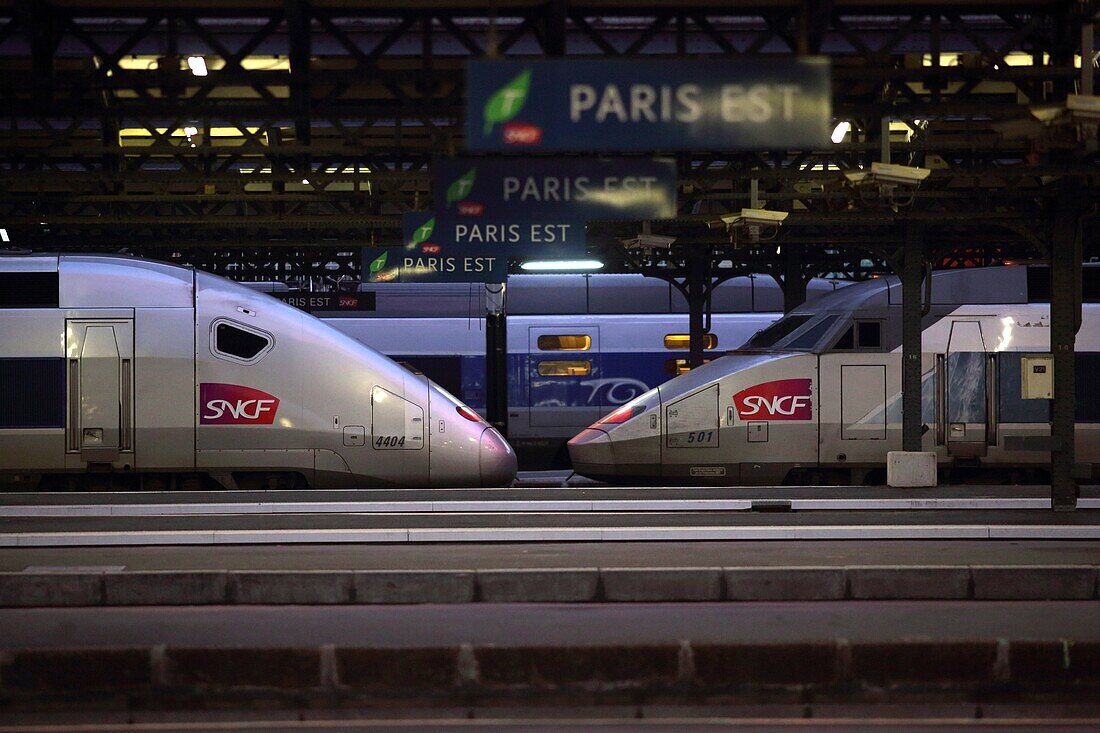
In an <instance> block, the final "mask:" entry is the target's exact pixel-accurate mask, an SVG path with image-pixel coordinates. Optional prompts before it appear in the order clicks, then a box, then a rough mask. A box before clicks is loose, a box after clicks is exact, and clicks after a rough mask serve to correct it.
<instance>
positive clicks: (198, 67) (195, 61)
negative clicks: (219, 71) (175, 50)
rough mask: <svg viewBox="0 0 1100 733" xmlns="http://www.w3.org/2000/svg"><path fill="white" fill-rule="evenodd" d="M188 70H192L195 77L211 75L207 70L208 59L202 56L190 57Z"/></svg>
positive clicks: (188, 58)
mask: <svg viewBox="0 0 1100 733" xmlns="http://www.w3.org/2000/svg"><path fill="white" fill-rule="evenodd" d="M187 68H189V69H191V73H192V74H194V75H195V76H206V75H207V74H208V73H209V72H208V71H207V70H206V59H204V58H203V57H202V56H188V57H187Z"/></svg>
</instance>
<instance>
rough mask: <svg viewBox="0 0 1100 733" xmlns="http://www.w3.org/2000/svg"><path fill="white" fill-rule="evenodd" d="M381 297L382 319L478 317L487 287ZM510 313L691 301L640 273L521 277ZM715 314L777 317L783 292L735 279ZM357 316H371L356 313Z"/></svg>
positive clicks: (636, 309) (717, 296)
mask: <svg viewBox="0 0 1100 733" xmlns="http://www.w3.org/2000/svg"><path fill="white" fill-rule="evenodd" d="M848 284H849V283H848V281H844V280H826V279H823V278H815V279H814V280H812V281H811V282H810V284H809V285H808V286H807V297H808V298H810V299H816V298H819V297H821V296H823V295H825V294H827V293H832V292H833V291H834V290H836V289H838V288H842V287H845V286H847V285H848ZM359 291H360V292H372V293H374V294H375V299H376V308H375V311H374V313H373V315H374V316H376V317H396V316H402V317H440V316H461V317H476V316H480V315H482V314H483V313H485V287H484V286H483V285H481V284H475V283H364V284H362V285H360V286H359ZM507 301H508V302H507V309H508V313H509V315H578V314H579V315H584V314H601V315H616V314H623V315H625V314H634V313H687V310H688V309H687V302H686V301H685V300H684V298H683V296H682V295H680V292H679V291H678V290H677V289H676V288H675V287H674V286H672V285H671V284H670V283H668V282H667V281H665V280H661V279H659V278H654V277H645V276H644V275H638V274H616V275H612V274H589V275H584V274H552V275H516V276H513V277H509V278H508V288H507ZM712 307H713V310H714V312H715V313H754V312H756V313H777V312H782V311H783V291H782V289H781V288H780V287H779V285H778V284H777V283H776V282H775V280H774V279H773V278H772V277H771V276H768V275H748V276H744V277H738V278H733V279H731V280H728V281H726V282H725V283H723V284H721V285H719V286H718V288H716V289H715V292H714V296H713V298H712ZM354 315H355V316H356V317H365V316H368V315H370V314H364V313H355V314H354Z"/></svg>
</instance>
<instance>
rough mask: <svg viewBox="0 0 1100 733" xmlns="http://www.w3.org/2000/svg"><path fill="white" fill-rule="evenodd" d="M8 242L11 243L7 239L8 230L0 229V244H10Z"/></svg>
mask: <svg viewBox="0 0 1100 733" xmlns="http://www.w3.org/2000/svg"><path fill="white" fill-rule="evenodd" d="M10 241H11V239H9V238H8V230H7V229H0V242H10Z"/></svg>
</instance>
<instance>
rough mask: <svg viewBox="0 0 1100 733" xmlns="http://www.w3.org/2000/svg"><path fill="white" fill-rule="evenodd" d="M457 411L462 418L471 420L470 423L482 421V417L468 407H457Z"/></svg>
mask: <svg viewBox="0 0 1100 733" xmlns="http://www.w3.org/2000/svg"><path fill="white" fill-rule="evenodd" d="M455 411H456V412H458V414H459V415H462V417H464V418H466V419H467V420H469V421H470V422H481V421H482V420H481V415H478V414H477V413H476V412H474V411H473V410H471V409H470V408H469V407H466V405H458V406H457V407H455Z"/></svg>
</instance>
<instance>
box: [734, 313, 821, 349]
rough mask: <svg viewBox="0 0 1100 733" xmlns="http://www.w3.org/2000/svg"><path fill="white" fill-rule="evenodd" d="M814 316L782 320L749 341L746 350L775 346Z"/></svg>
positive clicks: (788, 317) (791, 317)
mask: <svg viewBox="0 0 1100 733" xmlns="http://www.w3.org/2000/svg"><path fill="white" fill-rule="evenodd" d="M811 317H812V316H787V317H786V318H780V319H779V320H778V321H776V322H775V323H773V324H772V325H770V326H768V327H767V328H765V329H764V330H763V331H761V332H760V333H758V334H756V335H755V336H753V337H752V338H751V339H749V342H748V343H747V344H745V348H746V349H766V348H768V347H769V346H774V345H775V344H776V343H778V342H779V341H781V340H782V339H783V338H784V337H786V336H789V335H790V334H791V333H793V332H794V331H796V330H797V329H798V327H799V326H801V325H802V324H804V323H805V322H806V321H808V320H810V318H811Z"/></svg>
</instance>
